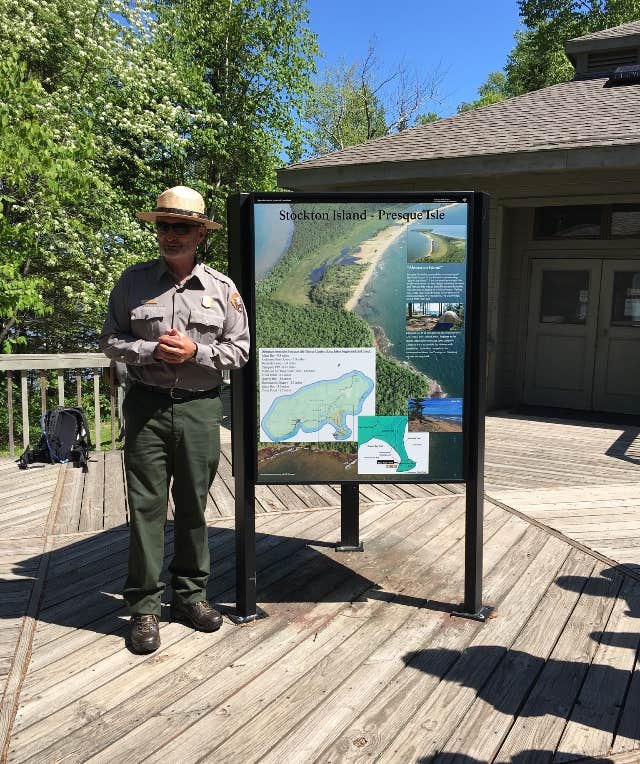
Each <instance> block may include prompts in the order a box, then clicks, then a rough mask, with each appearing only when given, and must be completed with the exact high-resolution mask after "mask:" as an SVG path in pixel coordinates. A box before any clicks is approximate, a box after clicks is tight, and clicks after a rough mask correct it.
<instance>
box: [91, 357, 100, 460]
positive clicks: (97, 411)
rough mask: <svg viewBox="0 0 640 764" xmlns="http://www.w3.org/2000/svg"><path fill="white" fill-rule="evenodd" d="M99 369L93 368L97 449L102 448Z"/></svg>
mask: <svg viewBox="0 0 640 764" xmlns="http://www.w3.org/2000/svg"><path fill="white" fill-rule="evenodd" d="M99 371H100V370H99V369H94V370H93V409H94V411H93V416H94V423H95V433H96V442H95V447H96V451H99V450H100V429H101V428H100V374H99Z"/></svg>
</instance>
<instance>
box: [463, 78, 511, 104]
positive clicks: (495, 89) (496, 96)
mask: <svg viewBox="0 0 640 764" xmlns="http://www.w3.org/2000/svg"><path fill="white" fill-rule="evenodd" d="M478 95H479V96H480V97H479V98H478V99H476V100H475V101H471V102H470V103H461V104H460V106H458V112H463V111H470V110H471V109H477V108H478V107H479V106H488V105H489V104H492V103H498V102H499V101H504V99H505V98H508V97H509V95H508V87H507V78H506V76H505V74H504V72H490V73H489V76H488V77H487V81H486V82H485V83H484V84H483V85H481V86H480V87H479V88H478Z"/></svg>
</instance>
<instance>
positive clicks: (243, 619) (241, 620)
mask: <svg viewBox="0 0 640 764" xmlns="http://www.w3.org/2000/svg"><path fill="white" fill-rule="evenodd" d="M224 614H225V615H226V616H227V618H228V619H229V620H230V621H232V622H233V623H235V624H236V626H242V625H243V624H245V623H253V621H259V620H261V619H263V618H268V617H269V613H267V612H265V611H264V610H263V609H262V608H260V607H256V612H255V613H251V614H249V615H238V613H237V612H236V611H235V610H225V611H224Z"/></svg>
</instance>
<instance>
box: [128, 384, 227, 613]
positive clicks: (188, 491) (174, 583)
mask: <svg viewBox="0 0 640 764" xmlns="http://www.w3.org/2000/svg"><path fill="white" fill-rule="evenodd" d="M123 411H124V420H125V446H124V463H125V472H126V478H127V496H128V501H129V512H130V518H131V529H130V538H129V573H128V576H127V580H126V581H125V585H124V590H123V595H124V599H125V601H126V603H127V605H128V606H129V612H130V613H131V614H132V615H143V614H153V615H158V616H159V615H160V601H161V597H162V590H163V588H164V584H163V583H162V582H161V581H160V574H161V572H162V564H163V560H164V528H165V524H166V518H167V503H168V496H169V484H170V481H171V478H173V486H172V490H171V494H172V496H173V502H174V507H175V517H174V521H173V537H174V555H173V560H172V561H171V564H170V565H169V572H170V573H171V587H172V589H173V601H175V602H178V603H186V602H196V601H198V600H201V599H204V598H205V597H206V588H207V581H208V580H209V573H210V559H209V543H208V537H207V525H206V522H205V517H204V513H205V508H206V503H207V492H208V490H209V488H210V486H211V483H212V482H213V478H214V477H215V474H216V469H217V467H218V460H219V458H220V421H221V418H222V402H221V400H220V396H219V395H217V394H213V395H211V396H210V397H206V398H196V399H194V400H185V401H172V400H171V398H169V396H167V395H163V394H161V393H160V394H158V393H154V392H152V391H149V390H146V389H144V388H141V387H137V386H135V385H134V386H133V387H132V388H131V389H130V390H129V391H128V393H127V395H126V397H125V400H124V405H123Z"/></svg>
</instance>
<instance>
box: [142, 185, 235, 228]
mask: <svg viewBox="0 0 640 764" xmlns="http://www.w3.org/2000/svg"><path fill="white" fill-rule="evenodd" d="M136 216H137V217H138V218H140V220H146V221H148V222H149V223H155V222H156V220H157V219H158V218H159V217H162V218H173V219H175V220H191V221H194V222H196V223H200V224H201V225H203V226H204V227H205V228H208V229H209V230H215V229H217V228H222V226H221V225H220V223H216V222H215V221H214V220H210V219H209V218H208V217H207V216H206V215H205V214H204V199H203V198H202V196H200V194H199V193H198V192H197V191H194V189H193V188H188V187H187V186H175V187H174V188H168V189H167V190H166V191H163V192H162V193H161V194H160V196H159V197H158V198H157V200H156V208H155V209H154V210H153V211H152V212H137V213H136Z"/></svg>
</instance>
